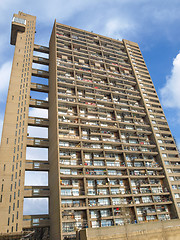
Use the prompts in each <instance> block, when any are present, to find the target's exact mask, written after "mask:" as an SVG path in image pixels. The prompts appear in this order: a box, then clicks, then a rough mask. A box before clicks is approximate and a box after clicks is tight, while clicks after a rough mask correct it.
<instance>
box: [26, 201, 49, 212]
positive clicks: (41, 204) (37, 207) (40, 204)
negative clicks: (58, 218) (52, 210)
mask: <svg viewBox="0 0 180 240" xmlns="http://www.w3.org/2000/svg"><path fill="white" fill-rule="evenodd" d="M48 209H49V199H48V198H25V199H24V206H23V215H37V214H48V213H49V211H48Z"/></svg>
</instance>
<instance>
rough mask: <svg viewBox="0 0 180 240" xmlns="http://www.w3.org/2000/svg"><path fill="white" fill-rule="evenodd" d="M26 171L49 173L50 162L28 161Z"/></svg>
mask: <svg viewBox="0 0 180 240" xmlns="http://www.w3.org/2000/svg"><path fill="white" fill-rule="evenodd" d="M25 169H26V170H28V171H49V163H48V161H36V160H26V165H25Z"/></svg>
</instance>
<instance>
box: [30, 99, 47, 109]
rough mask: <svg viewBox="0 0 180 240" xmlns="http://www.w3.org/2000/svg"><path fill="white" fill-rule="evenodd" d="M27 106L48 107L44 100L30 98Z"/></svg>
mask: <svg viewBox="0 0 180 240" xmlns="http://www.w3.org/2000/svg"><path fill="white" fill-rule="evenodd" d="M29 106H30V107H35V108H43V109H48V108H49V102H48V101H44V100H37V99H30V101H29Z"/></svg>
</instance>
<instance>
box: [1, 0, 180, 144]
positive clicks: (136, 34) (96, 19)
mask: <svg viewBox="0 0 180 240" xmlns="http://www.w3.org/2000/svg"><path fill="white" fill-rule="evenodd" d="M18 11H23V12H25V13H29V14H32V15H35V16H37V24H36V31H37V33H36V40H35V43H37V44H42V45H47V46H48V41H49V38H50V34H51V30H52V26H53V22H54V20H55V18H56V20H57V22H60V23H63V24H67V25H70V26H73V27H77V28H81V29H85V30H88V31H93V32H95V33H99V34H102V35H105V36H108V37H111V38H115V39H123V38H124V39H128V40H131V41H134V42H137V43H138V44H139V46H140V49H141V51H142V54H143V56H144V59H145V62H146V64H147V67H148V70H149V72H150V75H151V78H152V80H153V82H154V85H155V88H156V90H157V92H158V95H159V97H160V101H161V103H162V105H163V109H164V112H165V115H166V117H167V120H168V123H169V126H170V129H171V131H172V134H173V136H174V137H175V138H176V140H177V142H178V145H179V146H180V127H179V126H180V31H179V29H180V14H179V12H180V1H179V0H171V1H170V0H136V1H135V0H66V1H64V0H51V1H42V0H39V1H34V0H31V1H23V0H16V1H14V0H6V1H1V3H0V30H1V31H0V96H1V98H0V135H1V129H2V122H3V118H4V111H5V103H6V97H7V91H8V83H9V76H10V69H11V64H12V60H13V53H14V46H11V45H10V43H9V42H10V31H11V20H12V16H13V13H18Z"/></svg>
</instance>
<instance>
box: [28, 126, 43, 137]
mask: <svg viewBox="0 0 180 240" xmlns="http://www.w3.org/2000/svg"><path fill="white" fill-rule="evenodd" d="M28 133H29V137H39V138H48V128H44V127H34V126H28Z"/></svg>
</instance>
